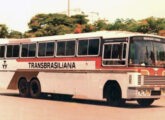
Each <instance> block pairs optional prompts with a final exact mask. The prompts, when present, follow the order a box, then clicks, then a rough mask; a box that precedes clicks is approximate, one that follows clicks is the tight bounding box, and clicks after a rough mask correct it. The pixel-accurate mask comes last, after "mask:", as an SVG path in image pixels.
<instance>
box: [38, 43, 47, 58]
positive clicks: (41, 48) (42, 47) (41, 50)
mask: <svg viewBox="0 0 165 120" xmlns="http://www.w3.org/2000/svg"><path fill="white" fill-rule="evenodd" d="M45 54H46V43H39V45H38V56H45Z"/></svg>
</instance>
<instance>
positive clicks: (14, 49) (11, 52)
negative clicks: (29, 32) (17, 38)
mask: <svg viewBox="0 0 165 120" xmlns="http://www.w3.org/2000/svg"><path fill="white" fill-rule="evenodd" d="M7 57H19V45H8V46H7Z"/></svg>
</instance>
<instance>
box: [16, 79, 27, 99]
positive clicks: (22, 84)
mask: <svg viewBox="0 0 165 120" xmlns="http://www.w3.org/2000/svg"><path fill="white" fill-rule="evenodd" d="M18 89H19V94H20V96H21V97H28V96H29V86H28V82H27V81H26V79H25V78H22V79H20V80H19V84H18Z"/></svg>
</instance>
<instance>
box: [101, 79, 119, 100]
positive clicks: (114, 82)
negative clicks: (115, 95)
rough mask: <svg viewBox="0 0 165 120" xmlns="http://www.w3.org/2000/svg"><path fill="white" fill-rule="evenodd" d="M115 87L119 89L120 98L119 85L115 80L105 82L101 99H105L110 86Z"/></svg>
mask: <svg viewBox="0 0 165 120" xmlns="http://www.w3.org/2000/svg"><path fill="white" fill-rule="evenodd" d="M112 84H113V85H116V86H117V87H119V89H120V94H121V97H122V90H121V86H120V84H119V83H118V81H116V80H107V82H106V83H105V84H104V87H103V98H106V97H107V95H108V93H107V89H108V87H109V86H110V85H112Z"/></svg>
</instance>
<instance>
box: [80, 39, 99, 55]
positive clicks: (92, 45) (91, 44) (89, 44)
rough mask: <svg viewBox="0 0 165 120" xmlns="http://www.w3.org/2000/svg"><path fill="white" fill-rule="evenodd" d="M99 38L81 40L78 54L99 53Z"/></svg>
mask: <svg viewBox="0 0 165 120" xmlns="http://www.w3.org/2000/svg"><path fill="white" fill-rule="evenodd" d="M98 53H99V39H89V40H79V41H78V55H98Z"/></svg>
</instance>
